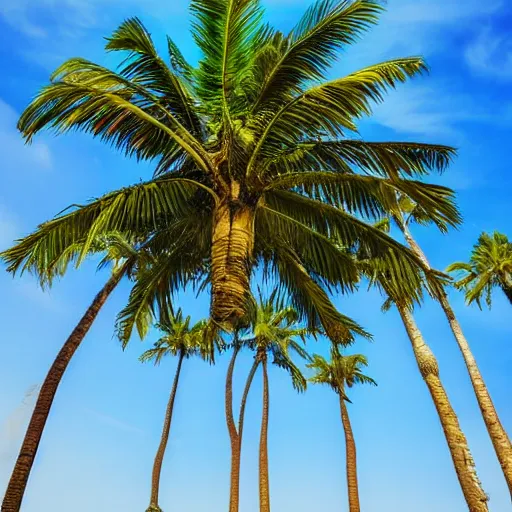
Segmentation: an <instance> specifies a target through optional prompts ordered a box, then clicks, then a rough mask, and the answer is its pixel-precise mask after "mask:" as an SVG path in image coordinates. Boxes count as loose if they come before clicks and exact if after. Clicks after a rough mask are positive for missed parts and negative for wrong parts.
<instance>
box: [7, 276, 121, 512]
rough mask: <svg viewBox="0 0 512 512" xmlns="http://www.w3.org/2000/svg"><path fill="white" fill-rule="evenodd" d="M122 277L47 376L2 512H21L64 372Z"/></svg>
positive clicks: (100, 295) (111, 285)
mask: <svg viewBox="0 0 512 512" xmlns="http://www.w3.org/2000/svg"><path fill="white" fill-rule="evenodd" d="M122 275H123V270H120V271H118V272H116V273H115V274H113V275H112V277H111V278H110V279H109V280H108V281H107V283H106V284H105V286H104V287H103V288H102V290H101V291H100V292H99V293H98V295H96V297H95V298H94V300H93V302H92V304H91V305H90V306H89V308H88V309H87V311H86V312H85V315H84V316H83V317H82V318H81V320H80V322H79V323H78V325H77V326H76V327H75V329H74V330H73V332H72V333H71V335H70V336H69V338H68V339H67V340H66V343H64V345H63V347H62V348H61V350H60V352H59V353H58V355H57V357H56V358H55V361H54V362H53V364H52V366H51V368H50V371H49V372H48V374H47V375H46V379H45V381H44V383H43V385H42V387H41V391H40V392H39V396H38V398H37V402H36V406H35V408H34V412H33V413H32V417H31V418H30V423H29V425H28V428H27V432H26V434H25V438H24V439H23V444H22V445H21V449H20V453H19V455H18V459H17V461H16V465H15V466H14V470H13V472H12V475H11V479H10V481H9V485H8V486H7V490H6V492H5V496H4V500H3V503H2V512H18V511H19V510H20V507H21V502H22V500H23V495H24V494H25V489H26V487H27V482H28V478H29V476H30V471H31V469H32V465H33V464H34V459H35V457H36V454H37V449H38V447H39V442H40V441H41V437H42V435H43V431H44V427H45V425H46V420H47V419H48V415H49V414H50V409H51V406H52V403H53V399H54V398H55V394H56V393H57V389H58V387H59V384H60V381H61V380H62V377H63V376H64V372H65V371H66V368H67V367H68V364H69V362H70V361H71V358H72V357H73V355H74V354H75V352H76V350H77V349H78V347H79V346H80V344H81V343H82V341H83V339H84V338H85V335H86V334H87V332H88V331H89V329H90V327H91V325H92V323H93V322H94V320H95V319H96V317H97V316H98V313H99V312H100V309H101V308H102V306H103V305H104V304H105V302H106V300H107V298H108V296H109V295H110V294H111V293H112V291H113V290H114V288H115V287H116V285H117V284H118V283H119V281H120V279H121V277H122Z"/></svg>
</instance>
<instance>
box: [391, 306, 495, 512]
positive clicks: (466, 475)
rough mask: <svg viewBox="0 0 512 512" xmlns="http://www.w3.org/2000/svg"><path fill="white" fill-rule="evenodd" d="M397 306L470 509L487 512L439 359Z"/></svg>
mask: <svg viewBox="0 0 512 512" xmlns="http://www.w3.org/2000/svg"><path fill="white" fill-rule="evenodd" d="M397 307H398V311H399V313H400V316H401V317H402V320H403V323H404V325H405V328H406V330H407V334H408V335H409V339H410V340H411V344H412V348H413V351H414V356H415V357H416V362H417V363H418V367H419V370H420V372H421V375H422V377H423V379H424V380H425V382H426V384H427V387H428V389H429V391H430V395H431V396H432V400H433V401H434V405H435V407H436V409H437V413H438V415H439V419H440V420H441V425H442V427H443V431H444V435H445V438H446V442H447V443H448V448H449V450H450V454H451V456H452V460H453V464H454V466H455V471H456V473H457V477H458V479H459V483H460V486H461V488H462V492H463V494H464V497H465V499H466V503H467V504H468V507H469V511H470V512H487V511H488V508H487V496H486V495H485V493H484V491H483V489H482V485H481V483H480V481H479V479H478V476H477V474H476V470H475V463H474V461H473V457H472V455H471V452H470V451H469V447H468V443H467V440H466V437H465V436H464V434H463V432H462V430H461V428H460V425H459V420H458V418H457V415H456V414H455V411H454V410H453V408H452V406H451V403H450V400H449V399H448V396H447V394H446V391H445V389H444V387H443V385H442V383H441V379H440V378H439V367H438V364H437V360H436V358H435V356H434V354H433V353H432V350H431V349H430V347H429V346H428V345H427V344H426V343H425V341H424V339H423V336H422V335H421V333H420V331H419V329H418V327H417V326H416V323H415V321H414V318H413V316H412V313H411V312H410V311H409V310H408V309H407V308H406V307H402V306H399V305H397Z"/></svg>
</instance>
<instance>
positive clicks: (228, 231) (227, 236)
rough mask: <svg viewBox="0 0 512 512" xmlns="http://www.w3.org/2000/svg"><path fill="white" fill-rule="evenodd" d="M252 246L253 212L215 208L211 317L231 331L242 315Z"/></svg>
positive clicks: (228, 204)
mask: <svg viewBox="0 0 512 512" xmlns="http://www.w3.org/2000/svg"><path fill="white" fill-rule="evenodd" d="M253 245H254V209H251V208H247V207H236V206H233V205H232V204H230V203H228V202H226V203H224V204H222V205H220V206H218V207H217V209H216V211H215V214H214V225H213V233H212V318H213V320H214V321H215V322H217V323H219V324H221V325H223V326H224V327H225V328H227V329H228V330H231V329H232V328H233V327H234V325H235V324H236V321H237V320H238V319H240V318H241V317H242V316H243V315H244V313H245V306H246V302H247V297H248V291H249V289H250V287H249V280H250V261H251V258H252V254H253Z"/></svg>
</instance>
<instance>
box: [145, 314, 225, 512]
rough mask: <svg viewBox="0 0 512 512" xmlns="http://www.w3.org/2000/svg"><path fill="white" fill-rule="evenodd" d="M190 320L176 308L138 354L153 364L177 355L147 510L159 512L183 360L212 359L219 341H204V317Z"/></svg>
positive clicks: (219, 344) (207, 323)
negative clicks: (160, 333)
mask: <svg viewBox="0 0 512 512" xmlns="http://www.w3.org/2000/svg"><path fill="white" fill-rule="evenodd" d="M190 322H191V319H190V316H187V317H186V318H184V317H183V312H182V311H181V309H179V310H178V311H177V312H176V314H175V315H172V314H171V315H169V316H168V318H167V319H166V320H165V321H164V323H161V324H158V325H157V327H158V328H159V329H160V330H161V331H163V332H164V336H162V337H161V338H160V339H159V340H158V341H157V342H156V343H155V346H154V347H153V348H151V349H149V350H147V351H146V352H144V354H142V356H141V357H140V359H141V361H142V362H146V361H153V362H154V363H155V365H158V364H160V362H161V361H162V359H163V358H164V357H166V356H169V355H170V356H175V357H177V358H178V366H177V368H176V374H175V376H174V383H173V386H172V390H171V394H170V397H169V402H168V404H167V409H166V413H165V419H164V425H163V430H162V437H161V439H160V444H159V446H158V450H157V452H156V456H155V461H154V464H153V473H152V478H151V496H150V503H149V507H148V508H147V511H146V512H162V509H161V508H160V505H159V499H158V498H159V489H160V475H161V472H162V463H163V460H164V455H165V450H166V448H167V443H168V441H169V434H170V431H171V421H172V414H173V410H174V402H175V399H176V392H177V390H178V384H179V379H180V374H181V367H182V364H183V360H184V359H188V358H190V357H192V356H196V355H201V356H202V357H203V358H207V359H210V360H212V359H213V355H214V354H213V351H214V350H215V347H220V346H221V343H222V342H221V339H220V338H219V337H217V338H216V339H215V342H214V345H211V344H210V343H209V342H206V343H205V340H206V339H207V337H208V330H209V329H210V324H209V322H207V321H206V320H202V321H200V322H198V323H196V324H194V325H192V326H191V325H190Z"/></svg>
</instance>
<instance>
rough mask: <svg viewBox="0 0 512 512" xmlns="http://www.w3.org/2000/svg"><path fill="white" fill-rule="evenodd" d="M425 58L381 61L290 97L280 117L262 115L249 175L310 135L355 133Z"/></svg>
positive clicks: (421, 66) (421, 68)
mask: <svg viewBox="0 0 512 512" xmlns="http://www.w3.org/2000/svg"><path fill="white" fill-rule="evenodd" d="M425 69H426V68H425V64H424V62H423V60H422V59H420V58H417V57H411V58H407V59H397V60H393V61H389V62H383V63H381V64H377V65H375V66H370V67H368V68H365V69H363V70H360V71H356V72H355V73H352V74H350V75H348V76H346V77H343V78H338V79H335V80H332V81H329V82H326V83H323V84H320V85H317V86H314V87H312V88H310V89H308V90H306V91H305V92H303V93H301V94H299V95H298V96H296V97H293V98H290V100H289V101H288V103H286V104H285V105H283V106H282V107H281V108H280V109H279V110H278V111H277V112H276V111H273V112H272V113H271V114H269V115H266V116H261V119H260V120H259V121H258V122H259V123H260V126H261V136H260V137H259V139H258V143H257V144H256V146H255V148H254V151H253V154H252V156H251V160H250V161H249V164H248V166H247V175H248V176H251V175H252V174H253V173H256V172H257V169H258V164H260V163H261V162H262V161H263V162H264V161H265V159H268V158H274V157H275V156H276V154H278V153H279V152H281V151H282V149H283V145H285V147H290V146H291V147H293V146H294V145H295V144H297V143H298V142H300V140H301V137H304V135H305V134H306V136H307V135H309V136H310V137H314V136H319V135H325V136H330V137H339V136H343V135H344V131H346V130H351V131H355V130H356V129H357V127H356V125H355V124H354V119H359V118H361V117H362V116H364V115H370V114H371V104H372V103H378V102H381V101H382V100H383V99H384V93H385V92H386V91H387V90H388V89H390V88H393V87H395V86H396V85H397V83H400V82H405V81H406V80H407V78H410V77H413V76H414V75H416V74H418V73H422V72H423V71H425Z"/></svg>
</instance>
